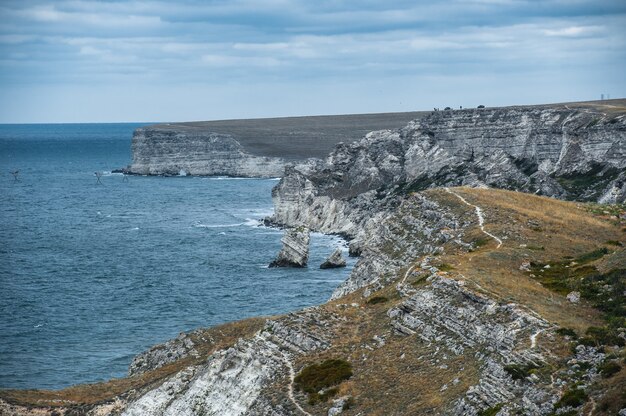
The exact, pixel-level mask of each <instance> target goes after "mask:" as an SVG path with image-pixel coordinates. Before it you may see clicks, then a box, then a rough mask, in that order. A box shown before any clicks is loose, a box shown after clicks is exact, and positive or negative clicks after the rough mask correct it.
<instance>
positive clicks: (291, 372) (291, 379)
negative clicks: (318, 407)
mask: <svg viewBox="0 0 626 416" xmlns="http://www.w3.org/2000/svg"><path fill="white" fill-rule="evenodd" d="M280 353H281V354H282V356H283V360H284V361H285V363H287V367H289V390H288V392H287V394H288V395H289V400H291V402H292V403H293V404H294V405H295V406H296V407H297V408H298V410H299V411H301V412H302V414H304V415H306V416H313V415H311V414H310V413H309V412H307V411H306V410H304V409H303V408H302V406H300V404H299V403H298V402H297V401H296V398H295V397H294V395H293V383H294V380H295V378H296V372H295V370H294V369H293V365H292V364H291V360H289V357H288V356H287V354H285V352H284V351H281V352H280Z"/></svg>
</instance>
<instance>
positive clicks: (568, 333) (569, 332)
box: [556, 328, 578, 339]
mask: <svg viewBox="0 0 626 416" xmlns="http://www.w3.org/2000/svg"><path fill="white" fill-rule="evenodd" d="M556 333H557V334H559V335H561V336H564V337H570V338H572V339H576V338H578V334H576V331H574V330H573V329H572V328H559V329H557V330H556Z"/></svg>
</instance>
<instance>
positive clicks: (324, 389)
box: [294, 359, 352, 404]
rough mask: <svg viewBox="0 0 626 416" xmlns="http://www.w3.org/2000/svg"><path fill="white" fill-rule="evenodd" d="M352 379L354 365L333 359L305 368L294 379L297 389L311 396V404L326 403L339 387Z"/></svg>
mask: <svg viewBox="0 0 626 416" xmlns="http://www.w3.org/2000/svg"><path fill="white" fill-rule="evenodd" d="M350 377H352V365H351V364H350V363H349V362H347V361H345V360H342V359H331V360H326V361H323V362H321V363H320V364H311V365H309V366H307V367H304V368H303V369H302V371H300V373H299V374H298V375H297V376H296V378H295V379H294V381H295V383H296V388H297V389H298V390H302V391H304V392H305V393H308V394H309V403H310V404H315V403H317V402H319V401H324V402H325V401H326V400H328V398H330V397H332V396H334V395H335V394H337V391H338V390H337V388H335V386H337V385H338V384H339V383H341V382H342V381H344V380H347V379H349V378H350Z"/></svg>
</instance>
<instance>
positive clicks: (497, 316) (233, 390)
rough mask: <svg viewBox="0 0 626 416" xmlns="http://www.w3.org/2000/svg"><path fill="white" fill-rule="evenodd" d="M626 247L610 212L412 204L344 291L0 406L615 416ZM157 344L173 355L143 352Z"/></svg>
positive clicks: (625, 225) (513, 200) (452, 193)
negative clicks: (120, 376)
mask: <svg viewBox="0 0 626 416" xmlns="http://www.w3.org/2000/svg"><path fill="white" fill-rule="evenodd" d="M477 208H478V209H477ZM481 219H482V228H481ZM624 244H626V211H625V209H624V206H618V205H594V204H584V203H574V202H564V201H559V200H555V199H550V198H546V197H540V196H533V195H528V194H523V193H517V192H511V191H504V190H493V189H471V188H450V189H433V190H428V191H424V192H420V193H414V194H409V195H406V196H405V197H403V199H402V201H401V202H400V203H399V205H398V206H397V207H396V208H395V209H394V210H393V211H392V212H391V214H390V215H389V216H388V217H387V218H386V219H385V220H384V221H381V222H380V223H379V225H378V227H375V228H371V229H370V233H369V234H368V235H367V237H366V238H365V240H364V241H363V243H362V257H361V259H360V261H359V263H358V265H357V266H356V267H355V269H354V272H353V273H352V275H351V277H350V280H349V282H347V284H346V285H344V288H348V289H349V290H344V292H343V296H342V297H339V298H337V299H335V300H333V301H330V302H328V303H326V304H324V305H320V306H318V307H314V308H308V309H306V310H303V311H297V312H294V313H290V314H288V315H284V316H278V317H271V318H267V319H257V320H248V321H242V322H241V323H238V324H233V325H229V326H225V327H223V328H216V329H212V330H208V331H199V332H197V333H194V334H190V335H189V336H188V337H179V338H180V339H177V340H175V341H173V342H171V343H169V345H164V346H161V347H156V348H155V349H153V350H154V351H152V350H151V351H152V352H149V353H148V355H147V356H144V357H143V359H144V361H145V362H146V363H149V364H148V365H146V366H144V368H142V370H141V371H140V372H139V373H137V374H136V375H134V376H133V377H131V378H128V379H124V380H114V381H111V382H109V383H102V384H97V385H89V386H77V387H75V388H72V389H67V390H63V391H60V392H42V391H3V392H2V393H1V396H2V398H3V400H5V402H4V404H3V405H2V406H4V407H0V409H2V411H3V412H4V413H3V414H46V413H47V414H52V412H53V411H56V412H60V413H58V414H61V413H63V412H66V413H65V414H120V413H121V414H129V415H134V414H137V415H139V414H154V415H164V414H181V415H182V414H220V415H223V414H250V415H268V414H272V415H297V414H303V415H304V414H310V415H327V414H334V415H336V414H339V413H341V414H345V415H357V414H361V415H406V414H458V415H477V414H480V415H495V414H500V415H504V414H529V415H549V414H553V413H554V412H555V411H557V410H558V409H561V410H559V414H561V413H562V412H565V413H566V414H591V413H593V414H596V415H613V414H616V413H617V411H618V410H619V409H621V408H623V407H626V397H624V395H623V392H624V391H625V389H624V387H626V384H625V382H626V369H625V367H626V366H625V365H624V359H625V358H626V355H625V354H626V350H625V349H624V340H625V338H624V336H625V335H624V331H625V329H624V328H625V327H626V322H624V320H625V319H624V318H625V316H626V313H625V312H626V311H625V304H624V296H623V291H624V285H625V284H626V275H625V271H624V269H625V268H626V263H625V262H624V259H625V258H626V254H625V251H624ZM572 292H575V293H572ZM576 293H577V294H578V295H577V294H576ZM568 296H569V298H570V299H571V300H568ZM237 334H240V335H237ZM239 336H240V338H239ZM237 338H239V339H238V340H237ZM183 345H184V346H185V347H183ZM164 351H165V352H167V351H170V352H176V354H177V359H175V360H174V361H173V362H169V363H166V361H167V360H165V361H163V360H161V361H159V360H158V359H155V360H151V357H152V358H155V357H162V356H168V354H167V353H166V354H163V352H164ZM42 406H52V407H42ZM330 408H333V409H334V410H331V411H330V413H329V409H330ZM90 412H91V413H90ZM498 412H500V413H498ZM568 412H569V413H568Z"/></svg>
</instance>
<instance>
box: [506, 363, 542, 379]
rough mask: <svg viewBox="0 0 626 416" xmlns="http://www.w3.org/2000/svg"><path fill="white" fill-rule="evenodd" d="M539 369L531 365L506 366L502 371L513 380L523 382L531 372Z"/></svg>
mask: <svg viewBox="0 0 626 416" xmlns="http://www.w3.org/2000/svg"><path fill="white" fill-rule="evenodd" d="M537 368H539V367H537V366H536V365H533V364H528V365H507V366H505V367H504V371H506V372H507V373H509V374H510V375H511V378H512V379H513V380H523V379H525V378H526V377H528V376H529V375H530V372H531V371H532V370H535V369H537Z"/></svg>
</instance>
